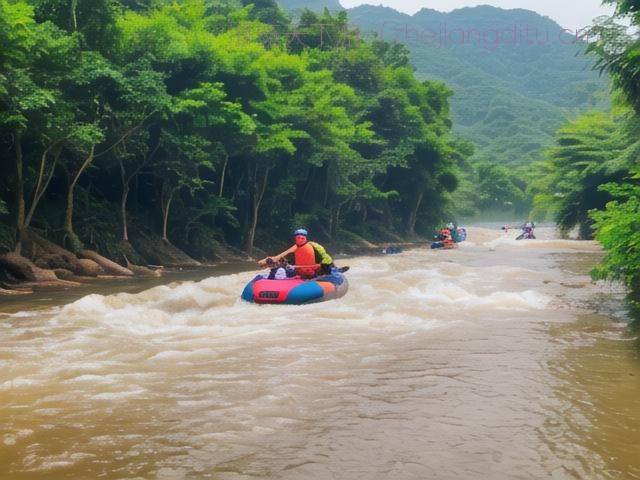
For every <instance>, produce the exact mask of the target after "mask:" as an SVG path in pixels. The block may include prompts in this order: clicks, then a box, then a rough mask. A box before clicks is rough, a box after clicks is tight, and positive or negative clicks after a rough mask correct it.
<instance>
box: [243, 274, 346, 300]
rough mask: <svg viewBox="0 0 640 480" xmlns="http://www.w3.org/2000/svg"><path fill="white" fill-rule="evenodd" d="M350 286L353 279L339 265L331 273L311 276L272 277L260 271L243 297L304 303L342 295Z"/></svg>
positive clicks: (247, 286)
mask: <svg viewBox="0 0 640 480" xmlns="http://www.w3.org/2000/svg"><path fill="white" fill-rule="evenodd" d="M348 289H349V282H347V279H346V277H345V276H344V274H343V273H341V272H339V271H338V269H334V271H333V272H332V273H331V275H323V276H321V277H317V278H313V279H310V280H303V279H301V278H300V277H295V278H287V279H283V280H275V279H274V280H270V279H268V278H265V276H264V275H258V276H256V277H255V278H254V279H253V280H251V281H250V282H249V283H248V284H247V285H246V287H244V290H243V292H242V299H243V300H246V301H247V302H254V303H283V304H289V305H301V304H303V303H311V302H321V301H324V300H332V299H334V298H340V297H342V296H343V295H344V294H345V293H347V290H348Z"/></svg>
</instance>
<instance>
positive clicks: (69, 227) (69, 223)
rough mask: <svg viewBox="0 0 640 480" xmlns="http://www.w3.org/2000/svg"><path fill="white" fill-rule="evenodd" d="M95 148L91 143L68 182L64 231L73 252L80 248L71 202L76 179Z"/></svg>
mask: <svg viewBox="0 0 640 480" xmlns="http://www.w3.org/2000/svg"><path fill="white" fill-rule="evenodd" d="M95 148H96V146H95V145H91V150H90V151H89V155H88V156H87V158H86V159H85V161H84V163H83V164H82V165H81V166H80V168H79V169H78V171H77V172H76V176H75V177H74V178H73V180H72V181H71V183H70V184H69V190H68V191H67V211H66V212H65V216H64V231H65V233H66V234H67V236H68V237H69V239H70V240H71V243H72V247H73V250H74V253H75V250H77V249H78V248H80V245H79V243H80V241H79V240H78V237H77V236H76V234H75V232H74V231H73V203H74V200H73V196H74V193H75V189H76V185H77V183H78V180H79V179H80V175H82V173H83V172H84V171H85V170H86V168H87V167H88V166H89V165H91V162H92V161H93V153H94V152H95Z"/></svg>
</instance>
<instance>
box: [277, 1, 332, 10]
mask: <svg viewBox="0 0 640 480" xmlns="http://www.w3.org/2000/svg"><path fill="white" fill-rule="evenodd" d="M278 3H279V4H280V6H281V7H282V8H284V9H285V10H288V11H290V12H298V11H300V10H304V9H305V8H308V9H309V10H313V11H314V12H322V10H324V8H325V7H326V8H328V9H329V10H330V11H331V12H335V11H336V10H344V8H343V7H342V5H340V2H339V1H338V0H304V1H303V0H278Z"/></svg>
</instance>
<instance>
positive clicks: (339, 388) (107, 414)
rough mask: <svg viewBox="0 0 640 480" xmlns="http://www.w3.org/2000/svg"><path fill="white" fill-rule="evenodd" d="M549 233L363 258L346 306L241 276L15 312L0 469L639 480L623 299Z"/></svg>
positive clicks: (2, 350) (8, 343)
mask: <svg viewBox="0 0 640 480" xmlns="http://www.w3.org/2000/svg"><path fill="white" fill-rule="evenodd" d="M536 233H537V234H538V240H531V241H521V242H518V241H515V240H514V237H515V236H516V235H517V232H514V231H511V232H508V233H504V232H501V231H500V230H498V229H488V228H479V227H478V228H471V229H469V240H468V241H467V242H465V243H463V244H461V245H460V248H458V249H455V250H448V251H433V250H430V249H428V248H421V249H414V250H411V251H406V252H403V253H401V254H399V255H386V256H383V255H379V256H363V257H357V258H352V259H349V260H348V263H349V264H350V266H351V270H350V271H349V273H348V274H347V275H348V278H349V282H350V289H349V292H348V293H347V295H346V296H345V297H343V298H341V299H339V300H334V301H331V302H327V303H317V304H311V305H305V306H280V305H273V306H271V305H268V306H258V305H253V304H247V303H243V302H242V301H240V300H239V294H240V292H241V290H242V287H243V286H244V284H245V283H246V282H247V281H248V280H249V279H250V278H251V277H252V273H251V272H241V273H231V274H224V275H220V276H215V277H209V278H206V279H204V280H201V281H181V282H174V283H171V284H169V285H163V286H155V287H153V288H151V289H148V290H144V291H142V292H137V293H118V294H109V295H98V294H92V295H88V296H85V297H83V298H81V299H78V300H75V301H73V302H72V303H68V304H66V305H63V306H48V307H46V308H44V309H35V310H34V309H26V310H20V308H16V307H15V305H14V307H13V309H12V310H11V313H8V311H7V313H4V314H0V367H1V368H0V400H1V401H0V428H1V430H0V478H3V479H18V480H19V479H40V478H55V479H85V478H86V479H102V478H104V479H160V480H178V479H201V478H202V479H207V478H208V479H221V480H227V479H234V480H235V479H253V480H255V479H292V480H293V479H296V480H297V479H367V480H371V479H393V480H396V479H467V478H468V479H472V478H474V479H475V478H483V479H484V478H488V479H544V478H549V479H616V480H617V479H635V478H640V359H639V357H640V346H639V341H638V338H637V333H634V331H633V330H632V329H631V328H630V327H629V320H628V319H627V318H626V316H625V312H624V304H623V302H622V291H621V289H620V288H616V287H615V286H612V285H607V284H603V283H593V282H591V281H590V278H589V276H588V270H589V269H590V268H591V266H593V265H594V264H595V263H596V262H597V260H598V258H600V256H601V252H600V249H599V247H598V246H597V245H596V244H595V243H592V242H577V241H570V240H560V239H556V238H555V234H554V231H553V230H552V229H550V228H539V229H537V230H536ZM344 262H345V261H344V260H343V263H344ZM74 298H75V297H74ZM60 300H61V299H58V301H60ZM0 301H2V300H0ZM61 303H62V302H61ZM16 310H19V311H16Z"/></svg>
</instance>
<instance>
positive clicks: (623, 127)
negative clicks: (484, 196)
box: [537, 0, 640, 307]
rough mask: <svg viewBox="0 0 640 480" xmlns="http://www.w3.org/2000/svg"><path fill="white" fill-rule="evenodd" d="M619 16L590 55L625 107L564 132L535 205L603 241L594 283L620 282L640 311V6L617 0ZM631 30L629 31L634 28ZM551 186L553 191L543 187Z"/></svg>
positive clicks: (606, 25)
mask: <svg viewBox="0 0 640 480" xmlns="http://www.w3.org/2000/svg"><path fill="white" fill-rule="evenodd" d="M609 3H613V4H615V5H616V15H615V16H614V17H613V18H610V19H607V20H605V21H602V22H601V23H599V24H598V25H596V26H595V27H594V28H593V32H592V33H593V34H597V36H595V35H594V38H597V41H596V42H594V43H593V44H591V46H590V49H589V50H590V51H591V52H593V53H595V54H596V55H597V56H598V58H599V65H600V67H601V69H602V70H603V71H607V72H609V73H610V74H611V76H612V78H613V81H614V84H615V86H616V87H617V88H618V92H619V97H620V100H619V102H618V103H619V106H618V107H617V108H615V109H614V111H613V113H612V114H610V115H604V114H599V113H590V114H588V115H586V116H584V117H582V118H580V119H578V120H577V121H575V122H573V123H572V124H570V125H568V126H566V127H564V128H563V129H561V130H560V131H559V132H558V134H557V144H556V147H554V148H552V149H551V150H550V151H549V155H548V160H547V162H546V163H545V164H543V165H542V167H541V169H540V170H539V176H540V179H541V181H540V182H539V183H538V185H537V187H538V197H537V205H538V206H539V207H540V206H541V207H545V208H546V207H551V208H552V209H553V210H554V211H555V216H556V220H557V221H558V223H559V225H560V227H561V229H562V230H563V231H565V232H567V231H568V230H570V229H571V228H573V227H574V226H577V227H578V228H579V232H580V236H581V237H583V238H588V237H591V236H592V235H593V234H595V238H596V239H597V240H598V241H600V243H601V244H602V245H603V246H604V248H605V250H606V252H607V253H606V256H605V258H604V260H603V262H602V263H601V265H600V266H599V267H597V268H596V269H595V270H594V271H593V275H594V277H595V278H601V279H618V280H622V281H623V282H624V283H625V284H626V285H627V286H628V287H630V292H631V299H632V303H633V304H634V305H635V306H636V307H637V306H638V305H640V304H639V303H638V300H639V299H640V90H639V89H638V86H639V85H640V81H639V80H640V76H639V72H640V55H639V53H640V32H639V31H638V27H639V26H640V1H638V0H615V1H613V0H612V1H611V2H609ZM628 24H631V27H632V28H631V29H629V28H628ZM545 184H546V185H551V186H552V187H551V188H548V186H547V187H544V185H545Z"/></svg>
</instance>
